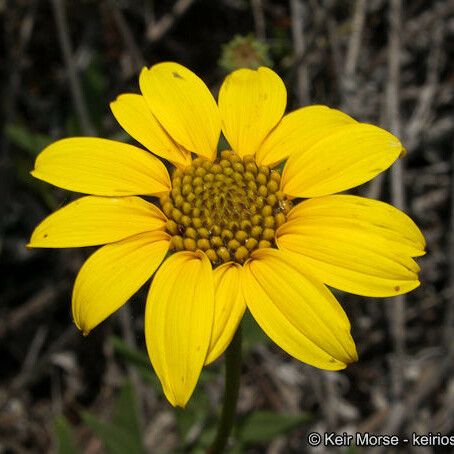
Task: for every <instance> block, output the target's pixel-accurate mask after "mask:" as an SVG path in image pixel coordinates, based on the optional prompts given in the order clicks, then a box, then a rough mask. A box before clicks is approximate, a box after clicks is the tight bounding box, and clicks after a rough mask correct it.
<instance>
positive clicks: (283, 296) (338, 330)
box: [30, 62, 425, 406]
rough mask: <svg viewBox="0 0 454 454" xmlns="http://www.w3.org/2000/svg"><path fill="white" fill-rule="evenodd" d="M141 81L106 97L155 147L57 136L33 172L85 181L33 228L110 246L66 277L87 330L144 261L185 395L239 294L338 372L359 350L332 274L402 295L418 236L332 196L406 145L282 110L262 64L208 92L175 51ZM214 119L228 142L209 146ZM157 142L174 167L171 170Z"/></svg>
mask: <svg viewBox="0 0 454 454" xmlns="http://www.w3.org/2000/svg"><path fill="white" fill-rule="evenodd" d="M140 89H141V92H142V94H141V95H136V94H125V95H121V96H120V97H118V99H117V100H116V101H114V102H113V103H112V104H111V108H112V112H113V114H114V115H115V117H116V119H117V120H118V122H119V123H120V125H121V126H122V127H123V128H124V129H125V130H126V131H127V132H128V133H129V134H130V135H131V136H132V137H134V138H135V139H136V140H137V141H138V142H140V143H141V144H142V145H143V146H144V147H145V148H146V149H148V150H149V151H145V150H143V149H141V148H138V147H136V146H132V145H128V144H124V143H119V142H115V141H111V140H105V139H98V138H69V139H63V140H60V141H58V142H55V143H54V144H52V145H50V146H49V147H47V148H46V149H45V150H44V151H43V152H41V154H40V155H39V156H38V158H37V160H36V164H35V169H34V170H33V172H32V174H33V175H34V176H35V177H36V178H39V179H41V180H44V181H47V182H49V183H51V184H54V185H56V186H59V187H62V188H64V189H68V190H71V191H76V192H81V193H85V194H90V195H88V196H85V197H81V198H79V199H78V200H76V201H74V202H72V203H70V204H68V205H67V206H65V207H63V208H62V209H60V210H58V211H57V212H55V213H53V214H51V215H50V216H49V217H47V218H46V219H45V220H44V221H43V222H42V223H41V224H40V225H39V226H38V227H37V228H36V229H35V231H34V232H33V235H32V238H31V240H30V246H31V247H51V248H60V247H78V246H94V245H104V246H103V247H101V248H100V249H99V250H97V251H96V252H95V253H94V254H93V255H91V257H89V258H88V260H87V261H86V262H85V264H84V265H83V266H82V268H81V270H80V272H79V274H78V276H77V279H76V282H75V285H74V291H73V297H72V311H73V317H74V321H75V323H76V325H77V326H78V328H79V329H81V330H82V331H83V332H84V333H88V332H89V331H90V330H91V329H93V328H94V327H95V326H96V325H98V324H99V323H100V322H102V321H103V320H104V319H106V318H107V317H108V316H109V315H110V314H112V313H113V312H114V311H115V310H117V309H118V308H119V307H120V306H122V305H123V304H124V303H125V302H126V301H127V300H128V299H129V298H130V297H131V296H132V295H133V294H134V293H135V292H136V291H137V290H138V289H139V288H140V287H141V286H142V285H143V284H144V283H145V282H146V281H147V280H148V279H149V278H150V277H151V276H152V275H153V274H154V279H153V281H152V285H151V287H150V291H149V294H148V298H147V303H146V312H145V337H146V343H147V349H148V353H149V356H150V360H151V363H152V365H153V367H154V369H155V371H156V373H157V375H158V377H159V379H160V381H161V383H162V386H163V389H164V392H165V395H166V396H167V398H168V400H169V401H170V402H171V403H172V404H173V405H179V406H184V405H185V404H186V403H187V401H188V399H189V398H190V396H191V394H192V392H193V390H194V388H195V386H196V383H197V380H198V377H199V375H200V372H201V369H202V367H203V365H205V364H208V363H211V362H212V361H214V360H215V359H216V358H218V357H219V356H220V355H221V354H222V353H223V352H224V350H225V349H226V348H227V346H228V344H229V343H230V341H231V339H232V337H233V335H234V333H235V331H236V329H237V327H238V324H239V323H240V320H241V318H242V316H243V314H244V311H245V309H246V307H248V308H249V310H250V311H251V313H252V315H253V316H254V317H255V319H256V320H257V322H258V324H259V325H260V326H261V327H262V329H263V330H264V331H265V332H266V333H267V334H268V336H269V337H270V338H271V339H273V340H274V341H275V342H276V343H277V344H278V345H279V346H281V347H282V348H283V349H284V350H286V351H287V352H288V353H289V354H290V355H292V356H294V357H295V358H297V359H299V360H301V361H303V362H306V363H308V364H311V365H313V366H316V367H319V368H322V369H328V370H339V369H343V368H345V367H346V365H347V364H349V363H351V362H353V361H356V360H357V353H356V348H355V344H354V342H353V339H352V337H351V335H350V324H349V321H348V318H347V316H346V314H345V313H344V311H343V309H342V307H341V306H340V304H339V303H338V301H337V300H336V298H335V297H334V296H333V294H332V293H331V292H330V290H328V288H327V287H326V285H329V286H332V287H335V288H338V289H341V290H344V291H347V292H351V293H355V294H359V295H365V296H379V297H384V296H393V295H398V294H401V293H405V292H408V291H410V290H412V289H414V288H415V287H417V286H418V285H419V281H418V276H417V274H418V271H419V268H418V265H417V264H416V262H415V261H414V260H413V257H415V256H419V255H422V254H423V253H424V247H425V242H424V238H423V236H422V234H421V232H420V231H419V229H418V228H417V227H416V225H415V224H414V223H413V221H412V220H411V219H410V218H409V217H408V216H407V215H405V214H404V213H402V212H401V211H399V210H397V209H396V208H393V207H392V206H390V205H388V204H386V203H383V202H379V201H376V200H370V199H366V198H362V197H357V196H352V195H334V194H335V193H338V192H341V191H345V190H347V189H350V188H352V187H355V186H357V185H360V184H362V183H364V182H366V181H369V180H371V179H372V178H373V177H375V176H376V175H377V174H379V173H380V172H382V171H384V170H385V169H387V168H388V167H389V166H390V165H391V164H392V163H393V162H394V161H395V160H396V159H397V158H398V157H399V156H400V155H401V154H402V152H403V147H402V145H401V143H400V142H399V140H398V139H397V138H396V137H394V136H393V135H392V134H390V133H389V132H387V131H385V130H383V129H380V128H378V127H376V126H372V125H369V124H363V123H358V122H357V121H355V120H354V119H352V118H351V117H349V116H348V115H346V114H344V113H342V112H340V111H338V110H334V109H330V108H328V107H325V106H317V105H314V106H309V107H304V108H301V109H298V110H296V111H294V112H292V113H289V114H287V115H284V111H285V107H286V89H285V86H284V84H283V82H282V80H281V79H280V78H279V76H278V75H277V74H276V73H274V72H273V71H271V70H270V69H268V68H264V67H261V68H259V69H258V70H250V69H240V70H237V71H235V72H233V73H232V74H230V75H229V76H228V77H227V78H226V79H225V81H224V83H223V85H222V87H221V90H220V93H219V99H218V104H216V102H215V100H214V98H213V96H212V95H211V93H210V91H209V90H208V88H207V87H206V85H205V84H204V83H203V82H202V81H201V79H199V78H198V77H197V76H196V75H195V74H194V73H192V72H191V71H190V70H188V69H187V68H185V67H183V66H181V65H179V64H176V63H170V62H168V63H160V64H157V65H155V66H152V67H151V68H150V69H147V68H144V69H143V71H142V73H141V75H140ZM221 129H222V132H223V133H224V136H225V138H226V139H227V141H228V143H229V145H230V149H228V150H224V151H223V152H222V153H220V155H219V156H218V155H217V146H218V141H219V136H220V133H221ZM150 152H151V153H150ZM155 155H157V156H159V157H161V158H163V159H165V160H167V161H168V162H170V163H171V164H172V165H173V170H172V172H171V176H169V173H168V171H167V169H166V167H165V166H164V164H163V163H162V162H161V161H160V160H159V159H158V158H157V157H156V156H155ZM282 163H285V165H284V166H283V171H282V174H281V172H280V171H279V170H277V169H276V168H277V167H278V168H282ZM140 195H143V196H154V197H156V199H155V200H156V204H153V203H150V202H148V201H146V200H144V199H142V198H140V197H137V196H140ZM158 201H159V202H158ZM158 206H159V207H158ZM169 251H170V252H173V254H171V255H170V256H168V257H167V258H166V256H167V254H168V252H169Z"/></svg>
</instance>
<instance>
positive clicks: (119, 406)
mask: <svg viewBox="0 0 454 454" xmlns="http://www.w3.org/2000/svg"><path fill="white" fill-rule="evenodd" d="M113 423H114V424H115V425H117V426H118V427H122V428H125V429H126V430H127V431H128V432H129V434H130V435H131V436H132V437H133V438H134V439H135V440H136V441H137V444H138V445H139V446H142V433H141V430H140V421H139V418H138V408H137V401H136V397H135V394H134V388H133V386H132V383H130V382H127V383H126V384H125V385H123V387H122V388H121V390H120V394H119V396H118V399H117V402H116V405H115V411H114V416H113Z"/></svg>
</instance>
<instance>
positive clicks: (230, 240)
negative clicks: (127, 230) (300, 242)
mask: <svg viewBox="0 0 454 454" xmlns="http://www.w3.org/2000/svg"><path fill="white" fill-rule="evenodd" d="M280 178H281V177H280V174H279V172H277V171H275V170H271V169H270V168H269V167H267V166H257V164H256V163H255V161H254V157H253V156H252V155H251V156H245V157H244V158H243V159H241V158H240V157H239V156H238V155H236V154H235V153H233V152H232V151H228V150H226V151H223V152H222V153H221V157H220V159H218V160H216V161H214V162H211V161H208V160H206V159H203V158H196V159H194V160H193V161H192V165H191V166H188V167H186V168H185V169H175V171H174V172H173V175H172V190H171V192H170V193H169V194H166V195H165V196H162V197H161V199H160V202H161V206H162V209H163V211H164V213H165V214H166V216H167V218H168V221H167V224H166V229H167V231H168V233H169V234H170V235H171V236H172V247H173V249H174V250H177V251H182V250H189V251H195V250H197V249H201V250H202V251H204V252H205V254H206V255H207V257H208V258H209V259H210V261H211V262H212V263H213V265H214V266H217V265H220V264H221V263H225V262H229V261H235V262H237V263H244V262H245V261H246V260H247V259H248V257H249V256H250V254H251V252H252V251H254V250H255V249H258V248H265V247H275V240H274V239H275V232H276V229H277V228H278V227H279V226H281V225H282V224H283V223H284V222H285V221H286V215H287V213H288V211H289V210H290V208H291V202H290V201H289V200H288V199H287V198H286V197H285V195H284V194H283V193H282V191H280V189H279V187H280Z"/></svg>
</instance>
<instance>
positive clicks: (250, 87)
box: [219, 67, 287, 157]
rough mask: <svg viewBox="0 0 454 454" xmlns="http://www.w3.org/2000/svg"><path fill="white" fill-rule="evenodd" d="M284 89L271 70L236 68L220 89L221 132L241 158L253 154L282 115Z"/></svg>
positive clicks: (284, 100)
mask: <svg viewBox="0 0 454 454" xmlns="http://www.w3.org/2000/svg"><path fill="white" fill-rule="evenodd" d="M286 103H287V91H286V89H285V85H284V83H283V82H282V80H281V78H280V77H279V76H278V75H277V74H276V73H275V72H274V71H272V70H271V69H268V68H264V67H262V68H259V69H258V70H256V71H254V70H252V69H238V70H237V71H234V72H233V73H232V74H230V75H229V76H227V77H226V79H225V80H224V83H223V84H222V86H221V90H220V92H219V110H220V112H221V119H222V131H223V132H224V135H225V137H226V139H227V141H228V142H229V144H230V146H231V147H232V149H233V150H234V151H235V152H236V153H238V154H239V155H240V156H241V157H243V156H245V155H249V154H255V152H256V151H257V149H258V148H259V146H260V144H261V143H262V141H263V139H264V138H265V137H266V136H267V135H268V133H269V132H270V131H271V130H272V129H273V128H274V127H275V126H276V125H277V123H278V122H279V120H280V119H281V118H282V115H283V114H284V110H285V105H286Z"/></svg>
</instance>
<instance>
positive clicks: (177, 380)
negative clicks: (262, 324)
mask: <svg viewBox="0 0 454 454" xmlns="http://www.w3.org/2000/svg"><path fill="white" fill-rule="evenodd" d="M213 317H214V283H213V272H212V268H211V263H210V261H209V260H208V258H207V256H206V255H205V254H204V253H202V252H201V251H195V252H189V251H182V252H177V253H175V254H173V255H172V256H170V257H169V258H167V260H165V262H164V263H163V265H162V266H161V268H160V269H159V270H158V272H157V273H156V276H155V277H154V279H153V282H152V285H151V287H150V291H149V294H148V298H147V304H146V309H145V340H146V345H147V350H148V354H149V357H150V361H151V363H152V365H153V368H154V370H155V371H156V374H157V375H158V377H159V380H160V381H161V384H162V386H163V389H164V393H165V394H166V397H167V398H168V399H169V401H170V402H171V403H172V405H174V406H180V407H184V406H185V405H186V403H187V402H188V400H189V398H190V396H191V395H192V393H193V391H194V388H195V386H196V384H197V381H198V378H199V376H200V373H201V370H202V367H203V364H204V362H205V358H206V355H207V351H208V348H209V344H210V338H211V330H212V326H213Z"/></svg>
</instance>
